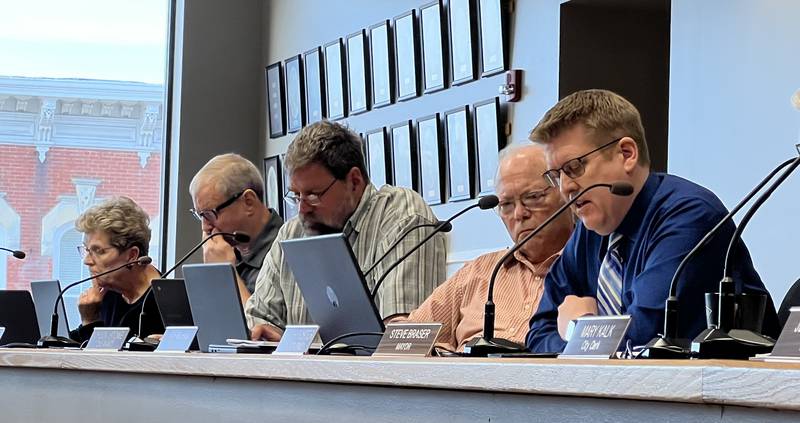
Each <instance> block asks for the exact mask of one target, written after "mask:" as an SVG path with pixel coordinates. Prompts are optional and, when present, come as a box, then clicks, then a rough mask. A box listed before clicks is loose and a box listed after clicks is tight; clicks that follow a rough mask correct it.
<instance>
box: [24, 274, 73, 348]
mask: <svg viewBox="0 0 800 423" xmlns="http://www.w3.org/2000/svg"><path fill="white" fill-rule="evenodd" d="M60 293H61V284H60V283H59V282H58V280H54V281H33V282H31V294H32V295H33V305H34V307H36V320H38V321H39V332H40V333H41V334H42V335H50V321H51V319H52V318H53V308H54V307H55V306H56V299H58V294H60ZM58 336H63V337H66V338H69V324H68V322H67V312H66V309H65V308H64V301H59V305H58Z"/></svg>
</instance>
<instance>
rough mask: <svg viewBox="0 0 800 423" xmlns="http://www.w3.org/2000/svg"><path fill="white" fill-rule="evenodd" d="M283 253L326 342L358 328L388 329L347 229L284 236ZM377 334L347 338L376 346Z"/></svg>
mask: <svg viewBox="0 0 800 423" xmlns="http://www.w3.org/2000/svg"><path fill="white" fill-rule="evenodd" d="M280 244H281V248H283V256H284V258H285V259H286V262H287V263H288V264H289V267H290V268H291V269H292V273H293V274H294V278H295V280H296V281H297V285H298V286H299V287H300V291H301V292H302V294H303V298H304V299H305V301H306V306H307V307H308V312H309V314H311V318H312V319H314V322H315V323H316V324H317V325H319V335H320V338H322V342H329V341H330V340H332V339H333V338H335V337H337V336H340V335H344V334H346V333H353V332H383V331H384V329H385V328H384V326H383V320H381V317H380V315H379V314H378V309H377V308H376V307H375V303H374V302H373V301H372V298H371V297H370V293H369V289H368V288H367V284H366V282H365V281H364V275H363V274H362V273H361V268H360V267H359V265H358V261H357V260H356V257H355V255H354V254H353V250H352V248H350V243H349V242H347V239H346V238H345V236H344V235H343V234H332V235H321V236H315V237H308V238H299V239H291V240H286V241H281V242H280ZM379 340H380V338H379V337H377V336H354V337H350V338H346V339H342V343H346V344H350V345H366V346H375V345H377V344H378V341H379Z"/></svg>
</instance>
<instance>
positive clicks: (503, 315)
mask: <svg viewBox="0 0 800 423" xmlns="http://www.w3.org/2000/svg"><path fill="white" fill-rule="evenodd" d="M545 170H547V164H546V163H545V160H544V149H543V148H542V147H540V146H538V145H534V144H530V143H526V144H511V145H509V146H508V147H506V148H504V149H503V150H502V151H501V152H500V157H499V166H498V169H497V177H496V178H495V179H496V180H497V185H496V187H497V188H496V191H497V197H498V198H499V199H500V203H499V204H498V205H497V207H496V210H497V214H498V215H500V219H501V220H502V221H503V224H504V225H505V226H506V229H507V230H508V234H509V235H510V236H511V241H513V242H514V243H516V242H518V241H519V240H520V239H522V238H524V237H525V236H527V235H528V234H529V233H530V231H532V230H533V229H535V228H536V227H537V226H539V225H540V224H541V223H542V222H543V221H544V220H545V219H547V218H548V217H550V215H552V214H553V213H554V212H555V211H556V210H558V208H559V207H561V205H562V204H564V201H563V199H562V198H561V195H560V194H559V192H558V190H557V189H555V188H553V187H551V186H549V185H548V184H547V182H546V181H545V180H544V178H542V176H541V175H542V173H544V171H545ZM574 225H575V219H574V217H573V216H572V215H571V214H570V213H562V214H561V215H560V216H559V217H558V218H556V219H555V220H554V221H552V222H551V223H550V225H548V226H546V227H545V228H544V229H543V230H542V231H541V232H540V233H539V234H538V235H537V236H535V237H533V238H532V239H531V240H530V241H528V243H526V244H525V246H523V247H522V248H520V250H519V251H517V252H516V253H515V254H514V255H513V256H512V257H509V258H508V260H506V262H505V263H503V266H501V267H500V271H499V272H498V273H497V280H496V285H495V287H494V303H495V304H496V307H497V313H496V320H495V327H496V333H495V335H496V336H497V337H499V338H503V339H508V340H510V341H514V342H516V343H518V344H523V343H524V342H525V334H526V333H528V321H529V320H530V318H531V316H532V315H533V313H534V312H536V309H537V308H538V307H539V300H540V299H541V298H542V292H544V278H545V276H546V275H547V272H548V271H549V270H550V265H552V264H553V262H554V261H555V260H556V259H557V258H558V256H559V255H561V249H562V248H563V247H564V244H566V242H567V239H569V236H570V234H572V228H573V227H574ZM505 253H506V250H505V249H503V250H500V251H493V252H491V253H487V254H484V255H482V256H480V257H478V258H476V259H475V260H473V261H471V262H469V263H467V264H465V265H464V267H462V268H461V269H460V270H459V271H458V272H456V273H455V274H454V275H453V276H452V277H451V278H450V279H448V280H447V281H446V282H445V283H443V284H442V285H441V286H439V287H438V288H436V291H434V292H433V295H431V296H430V297H428V299H427V300H425V302H424V303H422V305H421V306H420V307H419V308H418V309H416V310H414V312H412V313H411V315H410V316H408V320H409V321H411V322H439V323H441V324H442V329H441V331H439V336H438V337H437V338H436V341H437V342H436V346H437V347H438V348H442V349H445V350H448V351H459V352H460V351H463V350H464V345H465V344H466V343H467V342H468V341H469V340H470V339H472V338H475V337H480V336H483V312H484V305H485V304H486V294H487V291H488V289H489V279H490V278H491V274H492V270H493V269H494V267H495V265H496V264H497V262H498V261H499V260H500V258H501V257H502V256H503V255H504V254H505Z"/></svg>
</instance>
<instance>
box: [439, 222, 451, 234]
mask: <svg viewBox="0 0 800 423" xmlns="http://www.w3.org/2000/svg"><path fill="white" fill-rule="evenodd" d="M436 226H437V227H439V232H450V231H452V230H453V224H452V223H450V222H447V221H445V220H440V221H438V222H436Z"/></svg>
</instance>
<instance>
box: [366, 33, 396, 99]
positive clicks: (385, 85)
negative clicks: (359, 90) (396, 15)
mask: <svg viewBox="0 0 800 423" xmlns="http://www.w3.org/2000/svg"><path fill="white" fill-rule="evenodd" d="M369 58H370V60H369V63H370V70H371V73H372V90H370V91H371V93H372V107H382V106H386V105H389V104H392V101H393V100H394V45H393V43H392V33H391V28H390V27H389V21H388V20H385V21H383V22H381V23H379V24H375V25H372V26H371V27H369Z"/></svg>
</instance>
